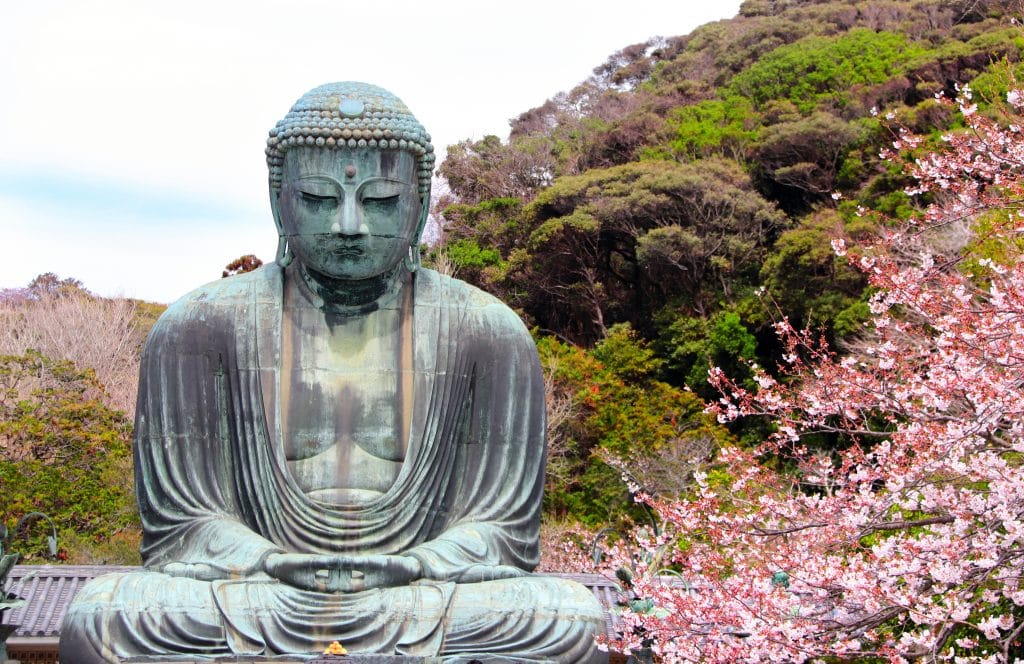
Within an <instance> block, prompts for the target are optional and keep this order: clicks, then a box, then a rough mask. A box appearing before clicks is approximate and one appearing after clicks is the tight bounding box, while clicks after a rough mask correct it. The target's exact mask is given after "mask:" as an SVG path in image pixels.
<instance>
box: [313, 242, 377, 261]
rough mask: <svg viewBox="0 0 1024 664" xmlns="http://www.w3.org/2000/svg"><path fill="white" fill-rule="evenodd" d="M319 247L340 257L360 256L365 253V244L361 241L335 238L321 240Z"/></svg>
mask: <svg viewBox="0 0 1024 664" xmlns="http://www.w3.org/2000/svg"><path fill="white" fill-rule="evenodd" d="M320 249H321V250H322V251H324V252H325V253H328V254H331V255H332V256H338V257H340V258H361V257H362V256H364V255H365V254H366V246H365V245H364V244H363V243H361V242H344V241H339V240H337V239H332V240H321V242H320Z"/></svg>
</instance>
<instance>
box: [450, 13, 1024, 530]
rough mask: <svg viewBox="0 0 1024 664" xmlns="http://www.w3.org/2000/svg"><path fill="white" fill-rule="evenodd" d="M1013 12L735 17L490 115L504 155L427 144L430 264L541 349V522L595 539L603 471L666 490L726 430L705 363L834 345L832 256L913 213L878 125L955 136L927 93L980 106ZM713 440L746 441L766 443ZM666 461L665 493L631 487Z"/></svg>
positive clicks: (955, 123) (863, 305)
mask: <svg viewBox="0 0 1024 664" xmlns="http://www.w3.org/2000/svg"><path fill="white" fill-rule="evenodd" d="M1015 7H1016V5H1015V4H1014V3H1012V2H1007V1H1001V0H992V1H948V0H908V1H889V0H870V1H868V0H865V1H835V0H832V1H822V0H788V1H787V0H778V1H770V0H748V1H747V2H744V3H743V5H742V6H741V10H740V15H739V16H737V17H735V18H733V19H730V20H725V21H720V22H717V23H712V24H708V25H705V26H702V27H701V28H698V29H697V30H695V31H694V32H692V33H690V34H688V35H683V36H675V37H665V38H654V39H652V40H650V41H648V42H645V43H641V44H635V45H632V46H628V47H626V48H624V49H622V50H621V51H619V52H617V53H615V54H613V55H612V56H611V57H610V58H609V59H608V60H607V61H606V62H605V63H603V64H601V65H600V66H598V67H597V68H596V69H595V70H594V74H593V76H591V77H590V78H588V79H587V80H586V81H584V82H582V83H580V84H579V85H577V86H576V87H574V88H572V89H571V90H569V91H568V92H562V93H559V94H556V95H554V96H553V97H552V98H550V99H549V100H548V101H546V102H545V103H544V104H542V105H541V106H538V107H536V108H533V109H529V110H527V111H524V112H523V113H522V114H520V115H519V116H518V117H516V118H514V119H513V120H511V132H510V136H509V139H508V140H507V141H502V140H500V139H499V138H497V137H494V136H488V137H485V138H484V139H482V140H479V141H475V142H474V141H464V142H462V143H460V144H458V145H455V146H452V147H450V148H449V150H448V155H447V158H446V159H445V161H444V162H443V164H442V165H441V167H440V173H441V175H443V176H444V177H445V178H446V180H447V182H448V185H449V187H450V192H451V193H450V195H448V196H447V197H446V198H444V199H443V200H441V201H439V203H438V206H437V207H438V211H439V212H441V213H442V214H443V216H444V219H445V221H446V224H445V227H444V229H445V232H444V239H443V242H442V244H441V245H440V246H438V247H437V248H435V249H434V251H433V257H434V259H435V260H436V261H438V262H439V263H440V264H443V265H445V266H447V267H448V269H450V270H452V271H454V272H455V274H456V275H457V276H458V277H460V278H462V279H465V280H468V281H471V282H473V283H475V284H477V285H479V286H481V287H483V288H485V289H487V290H489V291H491V292H493V293H496V294H497V295H499V296H500V297H502V298H503V299H505V300H506V301H507V302H509V303H510V304H511V305H512V306H513V307H515V308H516V309H517V310H518V311H520V312H521V313H522V315H523V316H524V318H525V319H526V320H527V322H528V324H529V325H531V326H532V327H533V328H534V329H535V331H536V334H537V335H538V337H539V338H541V339H542V343H541V349H542V356H543V358H544V361H545V362H546V363H547V365H548V366H549V369H550V371H551V375H552V385H551V390H550V391H551V401H552V403H554V404H556V405H557V406H559V407H560V408H561V411H559V410H558V409H556V410H555V412H558V413H561V412H563V411H566V410H567V409H568V410H569V412H570V414H569V415H568V416H559V417H556V418H555V421H554V422H553V424H552V427H551V428H552V437H553V439H554V440H555V441H556V443H557V444H556V446H555V447H554V454H555V461H556V462H557V463H556V465H555V468H559V469H561V472H560V473H559V474H558V475H557V477H558V481H557V482H551V483H549V508H550V509H551V510H552V511H553V512H554V513H557V514H560V515H566V516H569V517H571V518H572V519H582V520H584V521H585V522H587V523H589V524H591V525H595V526H596V525H599V524H606V523H614V522H616V521H617V520H618V519H619V517H621V516H622V514H623V510H627V511H628V504H629V501H628V497H627V496H626V493H625V491H624V485H623V484H622V482H617V481H616V478H617V477H618V476H619V475H620V474H621V472H620V470H618V469H612V468H611V467H609V466H608V465H607V464H606V463H605V461H607V460H612V461H614V459H616V458H618V459H623V460H624V461H625V465H624V468H625V469H626V470H628V471H630V472H631V473H633V474H634V477H633V479H634V480H635V481H636V482H637V483H638V484H639V486H640V487H641V488H643V489H645V490H647V491H649V492H653V493H655V494H659V495H666V491H667V492H668V493H671V492H672V491H678V490H679V489H680V488H681V487H683V486H685V485H686V483H687V481H688V478H689V473H688V472H687V471H684V468H692V467H693V465H697V466H699V465H701V464H703V463H706V462H708V461H709V460H711V459H712V458H713V457H714V454H715V450H716V449H717V447H718V445H720V444H721V442H722V441H725V440H728V439H729V435H730V434H727V433H726V432H724V431H721V430H719V429H717V425H715V424H714V423H713V422H709V421H707V420H704V419H702V416H701V415H700V408H699V403H700V401H701V400H714V399H717V398H718V396H719V394H718V392H717V390H714V389H712V388H711V387H710V386H709V384H708V380H707V377H708V370H709V368H711V367H713V366H716V367H720V368H721V369H722V370H723V371H724V372H725V375H727V376H728V377H730V378H732V379H734V380H735V381H736V382H737V383H738V384H739V385H741V386H745V387H748V388H750V387H753V385H754V384H753V382H752V373H751V369H750V366H749V364H750V363H751V362H755V363H757V364H758V365H760V366H762V367H767V368H768V370H769V371H774V370H775V369H774V368H775V367H776V366H777V365H778V364H779V363H780V361H781V359H782V357H783V355H784V354H785V353H786V349H785V348H784V347H783V346H782V345H781V344H780V342H779V341H778V339H777V337H776V334H775V329H774V326H773V324H774V323H775V322H777V321H780V320H782V319H784V318H788V320H789V321H791V323H792V324H793V326H794V327H796V328H797V329H801V328H804V327H809V328H811V329H814V330H815V331H816V332H818V333H820V334H821V335H823V336H824V338H826V339H827V340H829V341H831V342H837V343H838V344H839V347H840V348H842V347H845V346H844V345H848V344H850V343H854V342H855V341H856V339H857V338H858V336H859V335H860V334H861V332H862V331H863V330H864V329H865V325H866V323H867V322H868V320H869V318H870V312H869V309H868V302H867V296H868V294H869V292H870V290H869V289H868V282H867V279H866V277H865V275H864V274H863V273H862V272H860V271H859V270H857V269H854V268H852V267H851V266H850V265H849V264H848V262H847V260H846V259H845V258H843V257H839V256H837V255H836V254H835V253H834V251H833V250H832V247H831V245H830V243H831V241H832V240H834V239H837V238H844V239H846V240H847V241H850V242H852V243H856V242H857V241H867V240H869V239H871V238H873V237H875V235H876V233H877V232H878V230H879V227H880V224H893V223H898V222H899V221H900V220H905V219H908V218H910V217H911V216H912V215H913V214H915V211H916V210H919V209H920V208H921V206H922V205H924V204H926V203H927V202H928V200H929V199H927V197H926V198H924V199H922V200H917V201H912V200H911V199H910V198H909V197H908V196H907V194H905V193H904V188H905V187H906V186H907V185H908V184H910V179H909V178H908V176H906V175H905V173H904V171H903V168H902V166H901V165H900V164H897V163H895V161H894V160H892V159H883V158H881V157H880V151H881V150H883V149H884V148H886V147H890V146H891V144H892V141H893V139H894V132H896V131H898V128H899V127H902V128H904V129H905V130H907V131H913V132H921V133H924V134H926V135H930V136H931V142H930V143H929V144H927V145H923V146H920V148H919V150H924V149H926V148H928V147H932V146H934V145H936V144H938V143H940V142H941V141H939V140H938V136H939V132H941V131H944V130H956V129H957V128H959V127H962V126H963V120H962V118H960V117H959V116H958V114H956V113H954V112H952V111H951V109H950V107H949V105H948V104H943V103H941V102H940V101H939V100H938V99H937V97H936V95H942V94H944V95H945V96H946V97H948V98H953V97H955V96H957V94H958V90H959V89H960V87H961V86H963V85H970V87H971V88H972V89H973V90H974V95H975V100H976V101H977V103H978V104H979V106H980V108H981V109H982V111H983V112H985V111H986V109H988V107H989V102H990V101H994V100H999V99H1001V98H1002V97H1003V95H1005V93H1006V90H1007V89H1008V86H1009V85H1010V78H1011V77H1012V76H1013V75H1014V73H1016V72H1017V71H1018V69H1017V68H1018V63H1019V61H1020V58H1021V53H1022V49H1024V32H1022V30H1021V28H1020V27H1019V26H1018V25H1017V24H1016V23H1015V21H1014V19H1013V16H1014V14H1013V11H1014V9H1015ZM861 210H871V211H873V213H872V214H862V213H861V212H860V211H861ZM882 218H884V219H885V220H886V221H884V222H883V221H880V219H882ZM698 397H699V398H698ZM645 404H649V405H645ZM641 411H642V413H641ZM730 426H731V428H732V430H731V435H733V436H736V437H738V439H739V440H741V441H742V442H744V443H745V444H748V445H749V444H754V443H756V442H758V441H760V440H762V439H763V438H764V437H765V434H766V432H767V430H768V429H766V428H765V427H766V425H765V424H763V423H762V422H759V421H750V420H744V421H742V422H739V423H733V424H731V425H730ZM820 444H821V445H822V446H824V449H829V448H831V447H834V446H835V445H838V444H839V443H838V441H837V440H835V439H834V438H829V437H825V438H824V439H823V440H822V441H820ZM684 460H685V462H686V463H684ZM666 463H672V464H675V465H674V466H673V472H672V476H673V477H674V478H675V479H676V481H675V482H674V483H672V484H671V485H670V486H669V485H666V484H664V483H661V484H659V483H658V482H657V481H655V480H654V479H653V478H646V477H643V476H642V472H641V471H640V470H639V469H646V468H652V467H664V466H665V464H666ZM688 464H689V465H688ZM631 469H632V470H631ZM613 494H614V496H615V497H613ZM620 499H621V500H620ZM634 516H637V515H635V514H634Z"/></svg>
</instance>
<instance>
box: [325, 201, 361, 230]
mask: <svg viewBox="0 0 1024 664" xmlns="http://www.w3.org/2000/svg"><path fill="white" fill-rule="evenodd" d="M355 198H356V197H355V196H346V197H345V201H344V203H343V204H342V206H341V209H340V210H339V211H338V216H337V217H335V219H334V223H333V224H331V232H332V233H339V234H341V235H369V234H370V229H369V227H367V225H366V224H365V223H363V215H362V213H361V212H360V210H359V204H358V202H357V201H356V200H355Z"/></svg>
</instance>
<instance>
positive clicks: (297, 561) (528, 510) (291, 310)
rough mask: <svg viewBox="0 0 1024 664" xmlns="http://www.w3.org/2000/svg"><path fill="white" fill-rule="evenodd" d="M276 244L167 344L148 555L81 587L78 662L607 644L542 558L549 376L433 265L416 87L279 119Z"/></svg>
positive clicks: (152, 426) (160, 329)
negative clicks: (272, 255) (413, 100)
mask: <svg viewBox="0 0 1024 664" xmlns="http://www.w3.org/2000/svg"><path fill="white" fill-rule="evenodd" d="M267 162H268V165H269V169H270V198H271V207H272V209H273V214H274V219H275V222H276V223H277V228H278V232H279V235H280V244H279V249H278V256H277V260H276V262H275V263H272V264H270V265H267V266H265V267H263V268H261V269H258V270H256V271H254V272H250V273H246V274H242V275H238V276H236V277H232V278H229V279H223V280H221V281H217V282H214V283H211V284H208V285H206V286H203V287H201V288H199V289H197V290H195V291H193V292H192V293H190V294H189V295H187V296H185V297H184V298H182V299H181V300H179V301H177V302H176V303H174V304H173V305H171V306H170V308H168V310H167V312H166V313H165V314H164V315H163V316H162V317H161V318H160V320H159V322H158V323H157V324H156V326H155V327H154V329H153V331H152V333H151V334H150V337H149V339H148V341H147V343H146V346H145V349H144V352H143V357H142V370H141V376H140V381H139V402H138V414H137V421H136V430H135V436H136V439H135V469H136V470H135V473H136V491H137V493H138V501H139V509H140V512H141V516H142V524H143V529H144V536H143V543H142V556H143V561H144V564H145V567H144V568H143V569H142V570H140V571H136V572H128V573H123V574H110V575H106V576H103V577H100V578H98V579H96V580H94V581H93V582H91V583H90V584H89V585H88V586H86V587H85V588H84V589H83V590H82V591H81V592H80V593H79V595H78V596H77V597H76V598H75V600H74V603H73V605H72V606H71V608H70V609H69V612H68V614H67V617H66V619H65V622H64V626H63V628H62V631H61V659H62V661H65V662H69V663H71V662H119V661H122V660H124V659H128V658H138V659H141V660H143V661H144V660H145V659H146V658H151V659H152V660H153V661H173V660H174V659H205V658H211V659H217V658H223V659H233V658H236V657H239V656H246V655H252V656H266V657H272V656H283V655H292V656H296V657H298V658H302V657H312V656H314V655H316V654H317V653H319V652H322V651H323V648H324V647H325V646H326V645H327V644H329V643H330V642H331V641H335V640H337V641H340V642H341V643H342V644H344V645H345V647H346V648H347V649H348V651H349V652H350V653H359V652H365V653H379V654H401V655H410V656H423V657H436V658H438V659H440V660H441V661H446V662H459V661H470V660H472V659H478V660H480V661H484V662H487V661H515V662H573V663H575V662H598V661H605V659H606V656H605V655H604V654H603V653H601V652H599V651H598V650H597V649H596V647H595V645H594V636H595V635H596V634H598V633H601V632H602V631H603V630H604V624H605V623H604V617H603V613H602V610H601V607H600V605H599V604H598V602H597V601H596V599H595V598H594V596H593V595H592V594H591V593H590V592H589V591H588V590H587V589H586V588H584V587H583V586H580V585H578V584H575V583H572V582H568V581H564V580H561V579H556V578H550V577H540V576H532V575H530V574H529V573H528V572H529V571H530V570H532V569H533V568H534V567H535V566H536V564H537V561H538V532H539V520H540V507H541V495H542V490H543V480H544V477H543V475H544V394H543V381H542V376H541V371H540V366H539V362H538V359H537V351H536V348H535V346H534V344H533V341H532V339H531V338H530V336H529V334H528V332H527V330H526V329H525V327H524V326H523V324H522V322H521V321H520V320H519V318H518V317H517V316H516V315H515V314H514V313H513V312H512V311H511V310H510V309H509V308H508V307H506V306H505V305H503V304H502V303H500V302H499V301H498V300H496V299H494V298H493V297H491V296H489V295H487V294H485V293H483V292H482V291H480V290H478V289H476V288H474V287H472V286H470V285H468V284H465V283H463V282H461V281H457V280H454V279H451V278H448V277H445V276H442V275H439V274H438V273H436V272H433V271H431V270H427V269H423V268H420V266H419V251H418V247H419V239H420V234H421V233H422V231H423V226H424V224H425V222H426V218H427V208H428V203H429V199H430V177H431V173H432V170H433V163H434V155H433V148H432V146H431V145H430V143H429V136H428V135H427V134H426V132H425V131H424V130H423V127H422V126H420V124H419V123H418V122H417V121H416V119H415V118H414V117H413V116H412V115H411V114H410V113H409V111H408V109H407V108H406V107H405V105H404V104H403V103H402V102H401V101H400V100H399V99H398V98H396V97H395V96H394V95H392V94H391V93H389V92H387V91H385V90H382V89H380V88H377V87H374V86H370V85H365V84H361V83H335V84H328V85H324V86H321V87H319V88H316V89H314V90H312V91H310V92H309V93H307V94H306V95H304V96H303V97H302V98H301V99H299V101H298V102H297V103H296V104H295V106H294V107H292V109H291V111H290V112H289V113H288V115H287V116H286V117H285V119H284V120H282V121H281V122H279V123H278V124H277V126H276V127H275V128H274V129H273V130H271V132H270V139H269V140H268V147H267Z"/></svg>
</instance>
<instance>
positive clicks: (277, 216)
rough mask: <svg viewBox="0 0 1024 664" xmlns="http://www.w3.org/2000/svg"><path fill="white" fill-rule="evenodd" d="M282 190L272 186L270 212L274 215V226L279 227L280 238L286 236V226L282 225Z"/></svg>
mask: <svg viewBox="0 0 1024 664" xmlns="http://www.w3.org/2000/svg"><path fill="white" fill-rule="evenodd" d="M280 201H281V189H280V188H276V189H275V188H274V185H273V184H271V185H270V212H271V214H273V215H274V225H275V226H277V234H278V236H284V224H283V223H281V203H280Z"/></svg>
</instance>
